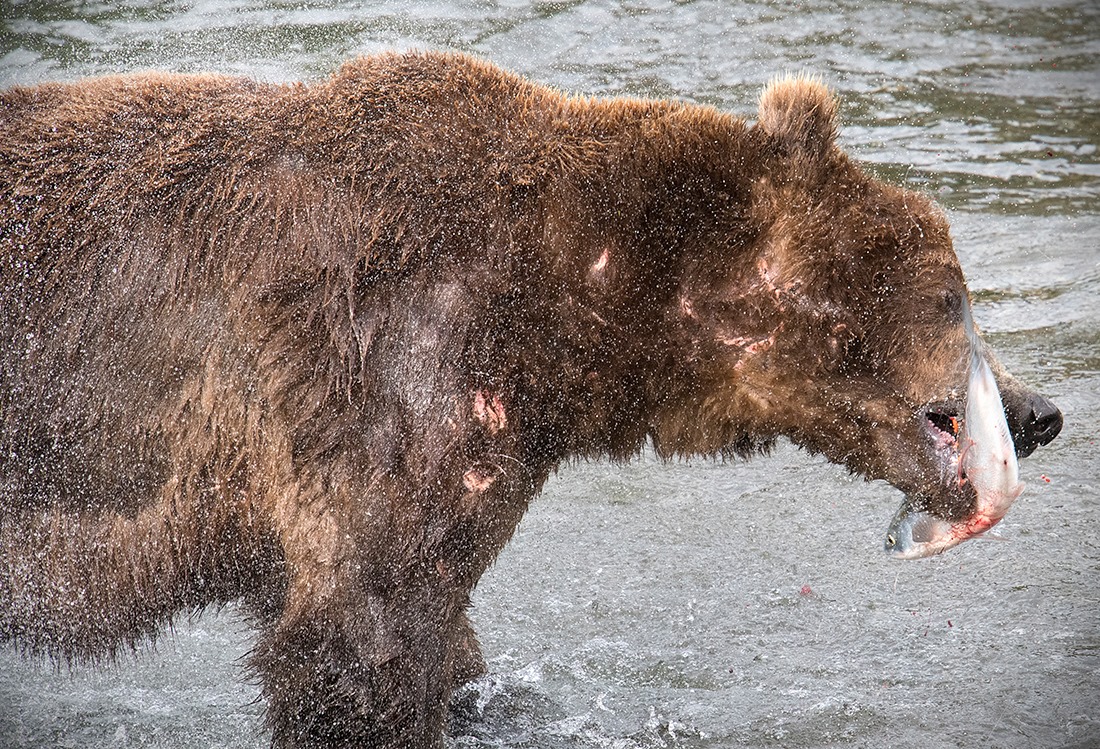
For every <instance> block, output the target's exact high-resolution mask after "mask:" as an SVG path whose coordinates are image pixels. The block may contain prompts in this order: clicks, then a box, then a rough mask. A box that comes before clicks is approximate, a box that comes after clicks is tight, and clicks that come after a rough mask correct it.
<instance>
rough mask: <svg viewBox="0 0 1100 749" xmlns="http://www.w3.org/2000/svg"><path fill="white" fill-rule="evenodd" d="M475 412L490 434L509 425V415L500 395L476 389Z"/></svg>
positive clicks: (476, 417) (475, 415)
mask: <svg viewBox="0 0 1100 749" xmlns="http://www.w3.org/2000/svg"><path fill="white" fill-rule="evenodd" d="M473 412H474V418H475V419H476V420H477V421H478V422H479V423H481V424H484V425H485V428H486V429H487V430H489V433H490V434H496V433H497V432H499V431H500V430H502V429H504V428H505V427H506V426H508V415H507V414H506V413H505V412H504V404H503V403H502V402H501V400H500V396H499V395H495V394H491V393H487V392H486V391H484V390H478V391H476V392H475V393H474V406H473Z"/></svg>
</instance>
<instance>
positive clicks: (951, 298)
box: [940, 289, 963, 323]
mask: <svg viewBox="0 0 1100 749" xmlns="http://www.w3.org/2000/svg"><path fill="white" fill-rule="evenodd" d="M940 303H941V304H942V305H943V309H944V311H946V312H947V318H948V319H949V320H950V321H951V322H953V323H957V322H962V306H963V297H962V294H960V293H959V292H958V291H956V290H955V289H945V290H944V291H943V292H942V293H941V296H940Z"/></svg>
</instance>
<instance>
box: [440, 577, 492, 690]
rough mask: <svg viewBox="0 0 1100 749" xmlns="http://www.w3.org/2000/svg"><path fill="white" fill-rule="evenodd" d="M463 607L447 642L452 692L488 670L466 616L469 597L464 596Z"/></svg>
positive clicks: (475, 635)
mask: <svg viewBox="0 0 1100 749" xmlns="http://www.w3.org/2000/svg"><path fill="white" fill-rule="evenodd" d="M465 599H466V601H465V605H464V606H463V607H462V609H460V610H459V611H458V613H457V614H456V616H455V620H454V624H453V625H452V627H451V637H450V642H449V645H448V647H449V649H450V653H449V657H448V662H449V664H450V679H449V681H450V684H451V690H452V692H453V691H454V690H455V689H458V688H459V687H461V686H462V685H463V684H466V683H468V682H471V681H473V680H474V679H477V678H479V677H482V676H484V675H485V674H486V673H488V671H489V668H488V666H487V665H486V663H485V657H484V656H483V655H482V654H481V645H479V644H478V641H477V634H476V633H475V632H474V627H473V625H472V624H471V623H470V618H469V617H468V616H467V615H466V607H467V606H468V605H469V596H465Z"/></svg>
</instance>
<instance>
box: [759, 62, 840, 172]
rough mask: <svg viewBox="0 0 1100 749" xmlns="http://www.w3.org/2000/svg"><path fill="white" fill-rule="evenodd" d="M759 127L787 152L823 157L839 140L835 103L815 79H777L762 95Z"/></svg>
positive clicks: (827, 90) (819, 80)
mask: <svg viewBox="0 0 1100 749" xmlns="http://www.w3.org/2000/svg"><path fill="white" fill-rule="evenodd" d="M758 124H759V126H760V128H761V129H762V130H763V131H764V132H766V133H768V134H769V135H771V136H772V137H774V138H775V139H776V140H778V141H779V142H780V143H781V144H782V145H783V146H784V147H785V148H786V150H787V151H788V152H791V153H794V152H797V151H802V152H805V153H808V154H812V155H816V154H821V153H824V152H825V151H827V150H828V149H830V148H831V147H832V146H833V142H834V141H835V139H836V99H835V98H833V94H832V92H831V91H829V89H828V87H826V86H825V84H824V83H822V81H821V79H820V78H817V77H815V76H807V75H797V76H791V75H786V76H783V77H781V78H775V79H773V80H772V82H771V83H769V84H768V85H767V86H766V87H765V88H764V92H763V93H762V94H761V95H760V118H759V121H758Z"/></svg>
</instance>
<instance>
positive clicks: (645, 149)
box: [0, 54, 1026, 747]
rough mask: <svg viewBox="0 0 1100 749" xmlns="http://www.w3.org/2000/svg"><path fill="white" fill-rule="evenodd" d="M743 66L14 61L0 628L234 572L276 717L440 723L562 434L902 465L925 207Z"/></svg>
mask: <svg viewBox="0 0 1100 749" xmlns="http://www.w3.org/2000/svg"><path fill="white" fill-rule="evenodd" d="M769 91H770V93H768V94H765V97H764V100H763V101H762V103H761V122H760V124H759V125H758V126H756V127H749V126H748V125H747V124H746V123H744V122H743V121H741V120H739V119H737V118H734V117H732V116H729V115H726V114H722V113H719V112H717V111H714V110H712V109H709V108H705V107H695V106H690V105H686V104H677V103H669V102H647V101H634V100H615V101H600V100H588V99H581V98H570V97H565V96H562V95H560V94H558V93H556V92H553V91H551V90H549V89H546V88H543V87H541V86H538V85H534V84H531V83H528V82H526V81H524V80H522V79H520V78H518V77H516V76H513V75H510V74H507V73H504V72H502V71H500V70H499V69H497V68H495V67H492V66H490V65H488V64H485V63H482V62H479V61H476V60H473V59H471V58H468V57H463V56H453V55H437V54H427V55H384V56H378V57H370V58H364V59H360V60H357V61H354V62H351V63H348V64H347V65H346V66H344V67H343V68H342V69H341V70H340V71H339V72H338V73H337V74H336V75H335V76H333V77H332V78H331V79H329V80H327V81H324V82H320V83H317V84H315V85H311V86H302V85H289V86H272V85H264V84H258V83H253V82H249V81H244V80H240V79H235V78H227V77H220V76H178V75H161V74H142V75H132V76H119V77H108V78H100V79H94V80H89V81H84V82H80V83H75V84H69V85H59V84H48V85H42V86H38V87H34V88H21V89H13V90H10V91H8V92H6V93H4V94H3V96H2V99H0V253H2V254H0V295H2V302H3V303H2V305H0V346H2V347H3V358H2V360H0V446H2V448H3V449H2V451H0V504H2V509H3V513H4V514H3V519H2V520H0V639H4V640H10V641H13V642H15V643H17V644H18V646H19V647H21V648H22V649H23V650H24V651H27V652H29V653H48V654H50V655H52V656H55V657H58V658H61V659H65V660H69V661H79V662H84V661H95V660H99V659H102V658H105V657H111V656H112V655H113V654H114V653H116V652H117V651H118V649H119V648H133V647H136V646H137V645H138V644H139V643H141V642H142V641H145V640H147V639H150V638H154V637H155V636H156V634H157V632H158V631H159V630H160V629H161V628H162V627H163V626H164V625H165V624H166V623H168V622H170V621H171V619H172V617H173V616H174V615H176V614H177V613H178V612H181V611H189V610H196V609H201V608H203V607H205V606H209V605H212V604H219V603H222V602H226V601H231V600H241V601H243V603H244V607H245V609H246V610H247V611H248V612H249V613H250V615H251V616H252V618H253V620H254V622H255V624H256V626H257V628H258V632H259V637H258V641H257V644H256V647H255V650H254V652H253V654H252V656H251V666H252V668H253V669H254V670H255V672H256V673H257V674H258V676H259V677H260V678H261V680H262V684H263V694H264V697H265V698H266V699H267V702H268V706H269V720H270V723H271V726H272V728H273V730H274V743H275V745H276V746H343V745H345V744H347V743H349V742H352V743H354V742H358V745H364V746H380V747H397V746H413V747H421V746H423V747H435V746H439V742H440V732H441V729H442V727H443V725H444V706H445V704H446V702H447V699H448V695H449V694H450V692H451V689H452V687H453V686H454V685H456V684H458V683H461V682H462V681H464V680H466V679H469V678H470V677H472V676H474V675H476V674H477V673H480V672H481V671H482V670H483V668H484V664H483V662H482V661H481V656H480V654H479V652H478V650H477V644H476V640H475V638H474V636H473V633H472V631H471V630H470V627H469V624H468V622H467V619H466V609H467V607H468V605H469V593H470V591H471V590H472V588H473V586H474V585H475V584H476V582H477V580H478V578H479V577H480V575H481V574H482V573H483V572H484V570H485V569H486V568H487V567H488V565H489V564H490V563H491V562H492V560H493V559H494V557H495V556H496V554H497V553H498V552H499V551H500V549H501V548H502V547H503V545H504V544H505V543H506V542H507V540H508V539H509V537H510V536H511V534H512V532H513V530H514V528H515V526H516V524H517V523H518V521H519V519H520V518H521V516H522V515H523V513H524V511H525V509H526V507H527V504H528V502H529V501H530V500H531V499H532V498H533V497H534V496H535V495H536V493H537V492H538V490H539V489H540V487H541V486H542V485H543V483H544V482H545V480H546V479H547V477H548V475H549V474H550V472H551V471H553V470H554V469H555V467H556V466H557V465H559V464H560V463H561V462H562V461H563V460H566V459H569V458H578V457H582V458H587V457H592V458H597V457H611V458H614V459H627V458H630V457H632V456H634V455H636V454H637V453H638V452H639V450H640V449H641V447H642V446H643V444H644V443H645V442H646V440H647V439H651V440H653V443H654V444H655V446H656V448H657V450H658V451H659V452H660V453H661V454H662V455H664V456H673V455H700V454H702V455H710V456H722V455H750V454H752V453H754V452H757V451H759V450H761V449H766V447H767V446H768V445H769V444H770V443H771V442H772V441H773V440H774V439H776V438H777V437H779V436H783V435H786V436H789V437H791V438H792V439H794V440H795V441H796V442H798V443H799V444H803V445H805V446H807V447H808V448H810V449H814V450H819V451H822V452H825V453H826V454H827V455H828V456H829V457H830V458H831V459H834V460H836V461H838V462H841V463H844V464H846V465H849V467H851V468H853V470H859V471H861V472H863V473H865V474H866V475H868V476H882V477H886V478H891V480H894V479H895V478H896V477H893V476H888V475H887V473H886V472H887V469H886V467H885V466H888V465H889V464H890V456H886V457H883V456H882V455H880V453H883V450H884V448H883V446H882V444H880V442H876V438H875V437H874V430H873V429H872V427H871V426H870V425H871V424H872V422H874V423H877V422H876V421H875V420H876V419H879V420H881V418H883V417H882V414H887V413H893V411H895V410H897V409H898V408H903V409H904V408H908V409H910V411H909V412H907V413H911V412H912V409H914V408H918V407H919V405H920V404H921V403H923V402H925V401H927V400H929V399H931V398H933V397H938V396H941V395H942V394H943V393H944V392H945V391H947V390H949V389H950V387H951V383H952V377H953V376H954V374H952V370H953V367H954V364H953V362H954V357H955V355H956V352H955V350H954V348H953V346H955V345H956V344H957V343H958V341H957V340H956V337H955V333H954V329H953V327H952V325H953V324H954V323H953V322H952V321H951V317H950V314H949V312H950V310H949V309H947V311H946V312H945V311H944V309H945V307H944V304H945V303H944V302H943V301H942V298H943V294H944V289H950V290H951V291H952V293H954V294H956V295H959V294H965V287H964V286H963V282H962V276H961V273H960V272H959V270H958V265H957V261H956V260H955V257H954V252H953V251H952V249H951V247H950V240H949V238H948V236H947V233H946V224H945V223H944V222H943V221H942V217H940V215H939V213H938V212H937V211H936V210H935V209H934V208H933V207H932V206H931V205H930V204H929V203H928V202H927V201H926V200H924V199H923V198H920V197H918V196H915V195H913V194H911V193H905V192H903V191H900V190H896V189H895V188H891V187H888V186H885V185H882V184H880V183H878V182H875V181H873V180H871V179H869V178H868V177H866V176H865V175H864V174H863V173H862V172H861V171H859V170H858V168H856V167H855V166H854V165H852V164H851V163H850V162H849V161H848V160H847V159H846V158H845V157H844V156H843V154H841V153H840V151H839V150H838V149H837V148H836V147H835V144H834V143H833V133H834V131H835V103H834V102H833V100H832V98H831V96H829V94H828V93H827V92H826V90H825V89H824V88H823V87H822V86H821V85H820V84H817V83H814V82H813V81H806V80H799V81H788V82H781V83H778V84H776V85H774V86H773V87H772V88H771V89H770V90H769ZM769 97H770V98H769ZM840 194H843V196H844V197H845V200H846V201H847V202H845V203H844V205H843V206H840V205H839V204H837V203H836V201H837V200H838V198H837V197H836V196H837V195H840ZM823 195H826V197H823ZM857 235H858V236H857ZM899 247H907V248H909V249H907V250H906V252H904V253H901V254H899V253H898V248H899ZM837 248H839V249H837ZM838 253H839V254H838ZM891 258H893V260H891ZM899 285H900V287H901V288H902V289H903V291H904V292H905V293H904V294H902V296H901V297H899V300H900V301H899V300H894V301H898V304H899V305H900V306H898V307H896V308H894V307H889V306H887V307H882V306H881V305H880V303H879V301H878V299H879V296H878V295H880V294H881V292H882V290H883V288H885V287H891V288H897V287H898V286H899ZM928 305H930V308H931V309H932V312H928V310H927V309H926V307H927V306H928ZM946 305H947V308H949V307H950V300H949V299H948V302H947V303H946ZM918 351H919V352H920V354H919V356H918V355H916V354H915V353H914V352H918ZM895 369H897V371H894V370H895ZM731 371H736V372H738V373H739V375H738V377H739V378H740V379H736V378H734V379H731V378H730V377H729V372H731ZM860 378H863V379H862V380H860ZM902 378H904V379H905V381H906V382H908V383H912V384H911V385H906V386H905V387H906V388H909V390H904V389H903V388H899V387H898V386H895V385H891V386H890V387H892V388H893V389H889V388H887V386H886V385H885V384H883V383H887V384H889V383H894V382H896V381H900V379H902ZM1006 378H1007V376H1006ZM845 382H848V383H859V382H863V383H864V385H852V384H848V385H844V384H843V383H845ZM858 387H865V388H866V390H865V391H860V392H861V393H863V394H865V396H866V403H864V404H857V405H851V404H849V405H848V406H845V405H844V403H847V402H850V401H852V397H851V393H852V392H854V391H855V388H858ZM1002 388H1003V389H1005V390H1006V392H1007V391H1008V388H1005V386H1004V385H1002ZM880 393H881V394H882V397H881V398H879V397H878V396H879V394H880ZM1021 393H1023V394H1025V395H1026V391H1024V390H1022V388H1021ZM1020 397H1023V395H1021V396H1020ZM1006 399H1007V395H1006ZM843 408H848V409H849V411H850V413H849V412H844V413H845V418H844V419H837V418H835V417H836V414H837V413H838V410H837V409H843ZM861 420H862V421H861ZM860 425H865V428H866V429H867V431H866V432H865V433H864V434H862V435H860V434H859V430H860V429H861V428H864V427H863V426H860ZM903 447H904V445H902V446H899V449H901V448H903ZM910 447H911V446H910ZM918 474H919V472H918V470H917V468H914V469H913V475H914V476H916V475H918ZM904 480H909V479H904ZM899 481H901V480H899ZM896 483H897V482H896ZM899 485H901V484H900V483H899Z"/></svg>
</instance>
